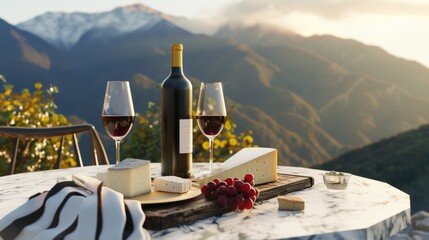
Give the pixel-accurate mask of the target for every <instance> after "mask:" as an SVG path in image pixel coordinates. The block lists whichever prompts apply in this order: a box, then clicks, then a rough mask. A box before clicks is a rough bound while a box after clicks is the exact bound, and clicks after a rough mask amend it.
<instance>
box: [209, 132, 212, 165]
mask: <svg viewBox="0 0 429 240" xmlns="http://www.w3.org/2000/svg"><path fill="white" fill-rule="evenodd" d="M209 143H210V162H209V172H212V163H213V139H211V138H209Z"/></svg>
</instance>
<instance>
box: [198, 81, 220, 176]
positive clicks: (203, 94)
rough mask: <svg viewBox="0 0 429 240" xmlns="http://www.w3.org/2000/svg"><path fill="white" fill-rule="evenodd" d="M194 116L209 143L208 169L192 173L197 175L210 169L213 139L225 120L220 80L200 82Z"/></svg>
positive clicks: (209, 171) (202, 174)
mask: <svg viewBox="0 0 429 240" xmlns="http://www.w3.org/2000/svg"><path fill="white" fill-rule="evenodd" d="M196 118H197V123H198V127H199V128H200V130H201V132H202V133H203V134H204V135H205V136H206V137H207V138H208V140H209V145H210V149H209V153H210V158H209V170H208V171H203V172H201V173H199V174H195V175H194V176H195V177H199V176H204V175H205V174H207V173H211V171H212V163H213V139H214V138H215V137H216V136H217V135H218V134H219V133H220V132H221V131H222V129H223V125H224V124H225V120H226V108H225V100H224V97H223V89H222V83H221V82H214V83H205V82H202V83H201V86H200V95H199V97H198V103H197V111H196Z"/></svg>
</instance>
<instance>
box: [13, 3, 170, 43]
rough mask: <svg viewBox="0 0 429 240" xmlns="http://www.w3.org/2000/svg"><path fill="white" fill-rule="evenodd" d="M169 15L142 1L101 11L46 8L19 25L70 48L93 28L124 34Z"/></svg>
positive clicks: (150, 24) (48, 40)
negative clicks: (68, 10) (67, 10)
mask: <svg viewBox="0 0 429 240" xmlns="http://www.w3.org/2000/svg"><path fill="white" fill-rule="evenodd" d="M165 18H166V16H165V15H163V14H162V13H160V12H158V11H156V10H154V9H151V8H149V7H147V6H145V5H142V4H135V5H130V6H125V7H119V8H115V9H113V10H112V11H109V12H99V13H82V12H73V13H64V12H47V13H45V14H42V15H39V16H37V17H35V18H33V19H30V20H28V21H26V22H22V23H20V24H18V25H17V27H18V28H21V29H23V30H26V31H29V32H31V33H33V34H36V35H38V36H40V37H42V38H43V39H45V40H46V41H47V42H49V43H51V44H53V45H54V46H57V47H59V48H61V49H65V50H68V49H70V48H71V47H73V46H74V45H75V44H76V43H77V42H78V41H79V39H80V38H81V37H82V35H84V34H85V33H86V32H88V31H89V30H91V29H94V28H97V29H107V28H108V29H110V30H114V32H115V33H116V34H124V33H128V32H132V31H135V30H137V29H139V28H142V27H150V26H152V25H154V24H156V23H158V22H159V21H161V20H162V19H165Z"/></svg>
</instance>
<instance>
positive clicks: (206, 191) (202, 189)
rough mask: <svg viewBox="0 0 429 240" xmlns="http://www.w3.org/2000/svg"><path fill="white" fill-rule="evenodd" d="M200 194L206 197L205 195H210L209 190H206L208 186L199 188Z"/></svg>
mask: <svg viewBox="0 0 429 240" xmlns="http://www.w3.org/2000/svg"><path fill="white" fill-rule="evenodd" d="M201 193H202V194H203V195H204V196H207V195H208V194H209V193H210V191H209V188H208V186H207V185H204V186H203V187H202V188H201Z"/></svg>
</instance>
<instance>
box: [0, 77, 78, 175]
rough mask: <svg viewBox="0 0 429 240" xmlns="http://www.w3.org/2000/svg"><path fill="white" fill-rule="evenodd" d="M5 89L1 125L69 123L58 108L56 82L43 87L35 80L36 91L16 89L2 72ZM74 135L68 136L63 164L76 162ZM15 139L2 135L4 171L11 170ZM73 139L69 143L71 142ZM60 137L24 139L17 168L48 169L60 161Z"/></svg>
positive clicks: (0, 160)
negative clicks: (73, 143) (71, 145)
mask: <svg viewBox="0 0 429 240" xmlns="http://www.w3.org/2000/svg"><path fill="white" fill-rule="evenodd" d="M0 80H1V81H2V82H3V89H4V90H3V92H0V125H2V126H17V127H33V128H35V127H53V126H63V125H69V123H68V120H67V118H66V117H65V116H64V115H62V114H58V113H56V112H55V110H56V108H57V106H56V104H55V102H54V98H53V95H54V94H56V93H58V89H57V87H55V86H49V87H48V88H46V89H43V86H42V84H41V83H35V84H34V91H33V92H31V91H30V90H28V89H23V90H22V91H21V92H20V93H15V92H13V86H12V85H11V84H8V83H7V82H6V80H5V79H4V78H3V77H2V76H1V75H0ZM71 140H72V137H71V136H69V137H66V138H65V144H64V146H63V154H62V156H63V159H62V162H61V167H72V166H75V165H76V162H75V161H74V159H73V153H72V152H71V151H70V146H69V145H70V144H71ZM14 142H15V139H10V138H6V137H0V175H5V174H7V173H8V169H9V163H10V161H11V156H12V153H13V145H14ZM67 143H69V144H67ZM59 146H60V138H58V137H57V138H51V139H41V140H36V139H27V140H24V139H22V140H21V141H20V146H19V151H18V155H17V164H16V168H15V172H16V173H18V172H26V171H36V170H46V169H51V168H53V166H54V164H55V162H56V161H57V157H58V156H57V150H58V149H59Z"/></svg>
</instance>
